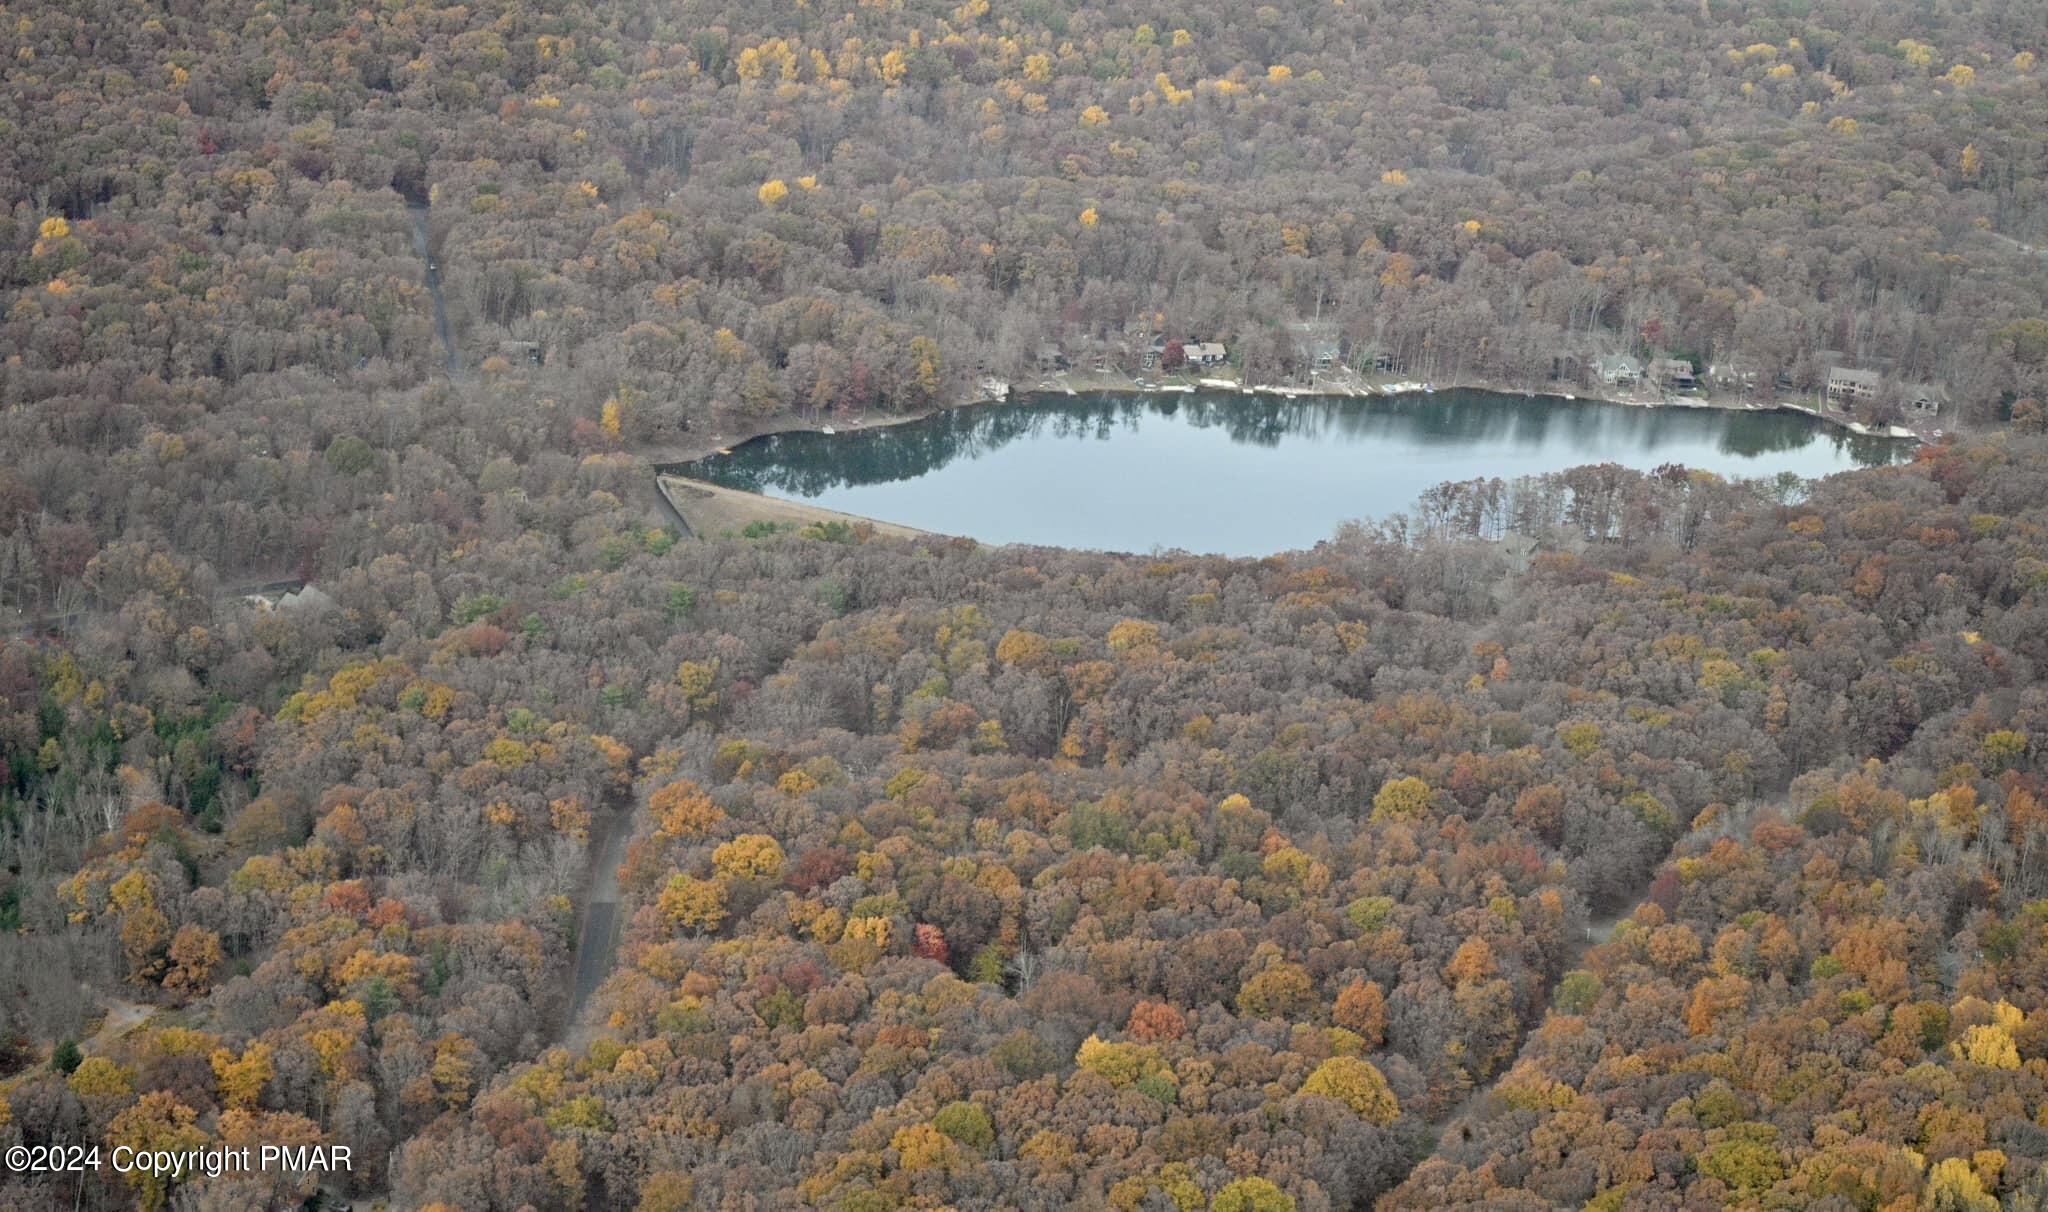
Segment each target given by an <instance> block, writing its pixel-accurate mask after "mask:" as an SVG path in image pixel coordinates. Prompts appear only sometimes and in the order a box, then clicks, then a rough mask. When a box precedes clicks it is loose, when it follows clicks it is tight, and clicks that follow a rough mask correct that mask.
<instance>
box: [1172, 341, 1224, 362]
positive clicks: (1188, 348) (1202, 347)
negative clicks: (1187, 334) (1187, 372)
mask: <svg viewBox="0 0 2048 1212" xmlns="http://www.w3.org/2000/svg"><path fill="white" fill-rule="evenodd" d="M1182 348H1183V350H1184V351H1185V352H1186V353H1187V356H1188V365H1190V366H1216V365H1218V364H1220V363H1221V362H1222V361H1223V357H1224V349H1223V343H1222V342H1221V341H1192V342H1189V343H1188V344H1187V345H1185V346H1183V347H1182Z"/></svg>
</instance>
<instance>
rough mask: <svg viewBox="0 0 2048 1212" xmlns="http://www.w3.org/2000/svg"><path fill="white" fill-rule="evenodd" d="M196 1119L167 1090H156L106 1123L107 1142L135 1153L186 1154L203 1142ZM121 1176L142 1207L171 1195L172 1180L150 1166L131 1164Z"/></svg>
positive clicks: (154, 1205)
mask: <svg viewBox="0 0 2048 1212" xmlns="http://www.w3.org/2000/svg"><path fill="white" fill-rule="evenodd" d="M198 1119H199V1116H198V1114H197V1113H196V1112H194V1111H193V1110H192V1108H190V1107H188V1106H186V1105H185V1104H183V1103H181V1102H179V1101H178V1099H177V1096H176V1095H174V1094H172V1093H171V1092H170V1091H168V1090H155V1091H152V1092H150V1093H148V1094H145V1095H143V1096H142V1097H141V1098H139V1099H137V1100H136V1102H135V1105H134V1106H132V1107H130V1108H128V1109H127V1110H126V1111H123V1112H121V1114H119V1115H116V1116H115V1117H114V1122H113V1123H111V1124H109V1125H107V1143H108V1144H109V1145H112V1146H114V1147H116V1148H119V1147H120V1146H122V1145H126V1146H128V1147H129V1148H131V1149H134V1150H135V1151H137V1152H138V1153H142V1152H156V1151H159V1150H161V1151H163V1152H166V1153H189V1152H191V1151H192V1150H194V1149H198V1148H200V1147H201V1146H203V1145H205V1144H206V1133H204V1132H201V1131H200V1130H199V1128H198V1126H197V1121H198ZM123 1177H125V1178H126V1179H127V1180H128V1185H129V1186H131V1187H134V1188H135V1197H136V1200H137V1202H138V1203H140V1204H141V1205H142V1206H143V1207H144V1208H149V1209H152V1210H153V1209H156V1208H161V1207H163V1206H164V1203H165V1201H166V1200H168V1199H169V1198H170V1193H171V1184H172V1182H173V1181H174V1180H173V1179H172V1178H171V1177H170V1175H168V1174H164V1173H159V1172H157V1171H156V1169H155V1168H153V1167H152V1168H145V1167H140V1166H137V1167H132V1168H130V1169H129V1170H128V1171H127V1172H126V1173H125V1174H124V1175H123Z"/></svg>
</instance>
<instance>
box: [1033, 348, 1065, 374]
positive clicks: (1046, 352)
mask: <svg viewBox="0 0 2048 1212" xmlns="http://www.w3.org/2000/svg"><path fill="white" fill-rule="evenodd" d="M1034 361H1035V362H1036V363H1037V366H1038V373H1040V374H1045V375H1049V374H1053V373H1055V372H1057V371H1062V370H1065V369H1066V368H1067V355H1066V354H1064V353H1061V352H1060V347H1059V345H1058V344H1057V343H1055V342H1052V341H1042V342H1040V343H1039V346H1038V350H1037V352H1036V354H1035V355H1034Z"/></svg>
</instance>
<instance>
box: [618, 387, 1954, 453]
mask: <svg viewBox="0 0 2048 1212" xmlns="http://www.w3.org/2000/svg"><path fill="white" fill-rule="evenodd" d="M1183 378H1185V376H1183ZM1379 378H1380V379H1382V380H1384V381H1383V382H1374V381H1372V380H1370V379H1366V378H1364V377H1359V378H1358V381H1357V382H1356V384H1355V385H1352V384H1333V383H1327V382H1318V383H1311V384H1310V385H1308V386H1306V387H1289V386H1282V385H1276V384H1266V383H1260V384H1254V385H1252V386H1250V387H1246V386H1244V385H1242V384H1235V383H1229V382H1226V381H1224V380H1195V381H1187V382H1174V383H1170V384H1169V383H1152V384H1149V385H1141V384H1140V383H1139V381H1138V380H1137V379H1134V378H1132V377H1130V376H1128V375H1123V374H1115V373H1111V374H1095V373H1083V372H1069V371H1063V372H1061V373H1060V374H1058V375H1054V376H1051V377H1049V378H1043V379H1038V380H1036V381H1033V382H1031V383H1028V384H1023V383H1018V384H1005V385H1004V388H1005V391H1004V394H1003V395H1001V396H995V395H990V394H972V395H968V396H964V397H962V398H960V399H957V400H954V401H951V402H949V403H945V404H939V405H935V406H933V407H931V408H927V409H925V410H923V411H921V412H906V413H881V414H877V415H875V416H873V417H860V418H856V419H854V420H851V421H847V420H843V419H842V420H840V421H838V422H836V423H835V422H832V421H827V420H824V419H822V418H820V419H817V420H803V419H801V418H796V417H788V416H784V417H774V418H764V419H763V421H762V423H761V424H758V425H746V426H736V427H734V429H733V432H731V433H729V434H728V433H723V432H721V433H714V434H711V435H709V436H708V437H706V438H705V439H704V440H702V441H699V442H686V443H677V444H672V445H667V446H657V447H648V448H643V449H640V450H636V451H635V452H634V454H635V455H636V456H638V457H640V458H642V459H644V460H645V461H646V462H647V464H648V465H649V467H650V468H660V467H664V466H674V465H677V464H682V463H694V462H696V461H698V460H700V459H707V458H710V457H711V456H712V455H715V454H720V453H723V452H725V451H727V450H730V449H732V448H734V447H737V446H740V445H743V444H745V443H747V442H751V441H754V440H755V439H756V438H765V437H771V436H775V435H778V434H785V433H822V432H824V431H825V430H826V429H827V428H833V429H835V430H836V431H837V432H839V433H859V432H862V431H864V430H873V429H891V428H894V427H896V426H899V425H908V424H911V423H912V422H915V421H922V420H924V419H925V418H927V417H932V416H937V415H938V414H939V413H942V412H953V411H956V410H959V409H965V408H986V407H993V406H998V405H1004V404H1013V403H1021V402H1023V401H1024V400H1026V399H1028V398H1030V397H1032V396H1057V395H1145V396H1170V395H1190V394H1194V393H1198V392H1199V393H1202V394H1207V395H1225V394H1230V393H1237V394H1240V395H1248V396H1265V397H1268V398H1272V399H1288V400H1292V399H1319V400H1347V399H1348V400H1391V399H1401V398H1405V397H1410V396H1420V395H1425V394H1429V393H1427V392H1425V391H1424V390H1423V388H1424V385H1423V384H1421V383H1420V382H1419V381H1417V380H1404V379H1394V378H1392V377H1391V376H1379ZM1429 386H1432V387H1434V390H1435V391H1436V392H1437V393H1443V392H1452V391H1483V392H1487V393H1489V394H1492V395H1498V396H1523V397H1525V398H1529V399H1537V398H1547V399H1552V400H1565V401H1570V402H1574V403H1589V404H1602V405H1607V406H1610V407H1614V408H1703V409H1712V410H1714V411H1716V412H1793V413H1798V414H1800V415H1801V416H1806V417H1811V418H1813V419H1814V420H1816V421H1819V422H1821V423H1822V424H1824V425H1828V426H1831V427H1833V428H1834V429H1837V430H1840V431H1841V432H1843V433H1847V434H1851V435H1854V436H1856V437H1864V438H1886V439H1890V440H1893V441H1901V442H1905V441H1911V442H1917V443H1919V444H1921V445H1926V444H1928V443H1930V442H1932V441H1933V439H1932V438H1930V437H1929V436H1928V435H1927V433H1925V432H1922V431H1919V430H1915V429H1912V428H1910V427H1906V426H1891V427H1889V428H1887V429H1879V428H1878V427H1875V426H1872V425H1866V424H1864V423H1863V422H1861V421H1856V420H1853V419H1851V418H1849V417H1847V416H1844V415H1842V414H1839V413H1832V412H1827V411H1825V410H1823V409H1821V408H1819V407H1817V406H1815V405H1812V404H1807V403H1804V402H1801V401H1798V400H1787V399H1777V400H1769V401H1750V400H1742V399H1732V398H1729V397H1726V396H1721V397H1715V396H1706V395H1702V396H1672V395H1669V394H1667V393H1661V392H1660V393H1658V394H1657V395H1656V396H1654V397H1652V396H1650V395H1649V394H1647V393H1636V394H1633V395H1627V394H1624V395H1601V394H1591V395H1588V394H1580V393H1570V394H1568V393H1566V392H1565V391H1563V390H1562V389H1560V388H1559V387H1558V386H1556V385H1553V384H1546V385H1544V386H1543V387H1542V388H1540V389H1539V388H1531V387H1515V386H1510V385H1508V384H1503V383H1494V382H1488V381H1486V380H1470V381H1461V382H1452V383H1445V384H1441V385H1434V384H1432V385H1429ZM665 474H670V475H673V474H675V473H673V472H669V473H665ZM685 478H687V477H685Z"/></svg>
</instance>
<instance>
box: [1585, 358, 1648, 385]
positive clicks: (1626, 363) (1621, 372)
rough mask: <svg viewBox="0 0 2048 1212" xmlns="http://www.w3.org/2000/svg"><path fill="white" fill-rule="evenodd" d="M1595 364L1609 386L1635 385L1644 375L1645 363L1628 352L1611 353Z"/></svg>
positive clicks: (1601, 377) (1602, 379) (1601, 378)
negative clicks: (1630, 355)
mask: <svg viewBox="0 0 2048 1212" xmlns="http://www.w3.org/2000/svg"><path fill="white" fill-rule="evenodd" d="M1593 366H1594V369H1595V370H1597V371H1598V372H1599V374H1600V381H1601V382H1602V383H1605V384H1607V385H1608V386H1609V387H1633V386H1635V385H1636V383H1637V381H1639V380H1640V379H1641V378H1642V377H1643V364H1642V363H1641V362H1638V361H1636V360H1635V359H1634V358H1631V357H1629V356H1628V355H1627V354H1609V355H1607V356H1606V357H1604V358H1602V359H1600V360H1599V361H1598V362H1595V363H1594V364H1593Z"/></svg>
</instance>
